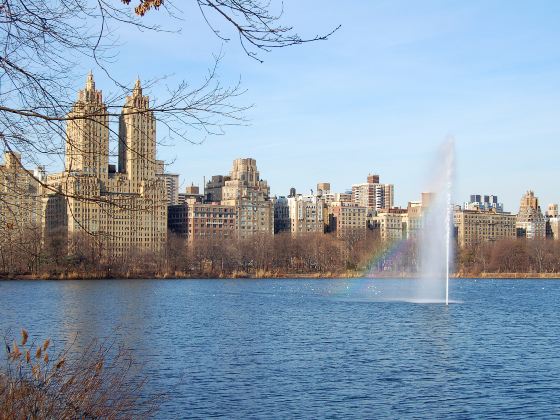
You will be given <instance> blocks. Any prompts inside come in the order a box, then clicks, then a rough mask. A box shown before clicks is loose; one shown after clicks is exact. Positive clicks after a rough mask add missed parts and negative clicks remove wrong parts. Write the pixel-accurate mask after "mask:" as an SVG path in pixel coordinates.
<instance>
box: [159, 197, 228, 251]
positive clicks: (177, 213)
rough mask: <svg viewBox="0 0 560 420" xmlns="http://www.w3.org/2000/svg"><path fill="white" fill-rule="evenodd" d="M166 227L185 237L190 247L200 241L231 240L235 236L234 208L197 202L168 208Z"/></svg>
mask: <svg viewBox="0 0 560 420" xmlns="http://www.w3.org/2000/svg"><path fill="white" fill-rule="evenodd" d="M168 226H169V230H171V231H172V232H174V233H176V234H178V235H181V236H183V237H186V238H187V244H190V245H195V244H196V243H197V242H199V241H201V240H213V241H217V240H227V239H232V238H235V236H236V208H235V207H234V206H226V205H221V204H219V203H199V202H188V203H184V204H179V205H173V206H169V215H168Z"/></svg>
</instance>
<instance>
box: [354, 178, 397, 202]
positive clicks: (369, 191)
mask: <svg viewBox="0 0 560 420" xmlns="http://www.w3.org/2000/svg"><path fill="white" fill-rule="evenodd" d="M394 195H395V189H394V186H393V185H392V184H380V183H379V175H372V174H370V175H368V177H367V182H366V183H363V184H354V185H352V202H353V203H354V204H357V205H358V206H361V207H367V208H371V209H374V210H383V209H390V208H392V207H393V206H394Z"/></svg>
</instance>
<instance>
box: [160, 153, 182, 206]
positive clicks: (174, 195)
mask: <svg viewBox="0 0 560 420" xmlns="http://www.w3.org/2000/svg"><path fill="white" fill-rule="evenodd" d="M156 176H157V177H158V178H161V179H163V180H164V181H165V189H166V190H167V205H168V206H173V205H175V204H179V174H172V173H169V172H167V171H166V170H165V162H164V161H163V160H156Z"/></svg>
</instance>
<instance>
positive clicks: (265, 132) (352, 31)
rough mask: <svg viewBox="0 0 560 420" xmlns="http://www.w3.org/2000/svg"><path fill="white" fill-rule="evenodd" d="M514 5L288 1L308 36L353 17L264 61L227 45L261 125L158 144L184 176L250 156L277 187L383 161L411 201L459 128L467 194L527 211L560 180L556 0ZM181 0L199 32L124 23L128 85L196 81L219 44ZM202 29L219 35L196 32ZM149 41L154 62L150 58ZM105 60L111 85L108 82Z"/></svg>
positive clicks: (550, 196) (402, 199) (156, 92)
mask: <svg viewBox="0 0 560 420" xmlns="http://www.w3.org/2000/svg"><path fill="white" fill-rule="evenodd" d="M405 5H406V10H407V13H406V14H404V15H403V13H402V10H403V9H404V6H405ZM503 5H504V2H493V3H488V2H482V1H477V2H469V4H463V3H460V2H451V3H450V2H439V1H431V2H424V3H423V4H422V5H418V4H410V3H409V2H402V1H401V2H377V3H375V4H370V3H368V4H365V3H357V4H353V5H352V6H351V7H350V6H347V7H344V6H341V5H340V4H338V3H336V2H321V3H319V2H318V1H313V2H306V4H298V2H295V1H286V2H285V21H286V22H290V23H293V24H294V25H295V27H296V29H297V31H298V32H299V33H301V34H302V36H306V35H307V36H313V35H315V34H316V33H324V32H327V31H329V30H330V29H332V28H334V27H336V26H337V25H338V24H341V25H342V28H341V29H340V30H339V31H338V32H336V33H335V34H334V35H333V36H332V37H331V38H330V39H329V40H328V41H325V42H317V43H311V44H308V45H302V46H297V47H293V48H288V49H285V50H283V49H279V50H275V51H272V52H271V53H268V54H261V55H260V57H261V58H262V59H263V60H264V63H262V64H260V63H258V62H256V61H255V60H252V59H250V58H249V57H247V56H246V55H244V53H243V51H242V50H241V48H240V47H239V46H238V45H237V44H236V42H235V39H232V41H231V42H230V43H228V44H226V45H224V46H223V51H224V54H225V57H224V59H223V61H222V66H221V71H220V73H221V75H222V78H223V80H224V83H227V81H231V82H233V81H236V80H237V79H238V78H239V77H241V80H242V86H243V88H245V89H248V92H247V93H246V94H245V95H244V96H243V97H242V98H240V100H239V103H240V104H252V103H254V104H255V107H254V108H253V109H251V110H249V111H248V112H247V117H248V118H249V119H250V125H249V126H243V127H227V128H226V133H225V135H224V136H221V137H212V138H209V139H207V140H206V141H205V142H204V143H203V144H202V145H200V146H195V145H190V144H185V143H183V142H177V143H176V144H174V146H173V147H169V146H168V147H161V146H160V147H159V155H158V157H159V158H162V159H164V160H166V161H171V162H173V164H172V165H171V167H170V168H169V169H170V171H172V172H176V173H179V174H181V176H182V182H183V185H184V186H185V185H190V183H191V182H194V183H195V184H199V185H201V184H202V178H203V176H206V177H209V176H212V175H215V174H220V173H226V172H227V171H229V167H230V164H231V161H232V160H233V159H235V158H236V157H240V156H250V157H253V158H255V159H256V160H257V161H258V162H259V167H260V168H261V170H262V174H263V178H264V179H268V180H270V182H271V187H272V191H271V192H272V194H273V195H274V194H275V195H285V194H286V193H287V191H289V188H290V187H292V186H294V187H295V188H296V189H297V190H298V191H301V192H306V191H308V190H309V189H310V188H312V187H314V185H315V184H316V183H317V182H319V181H326V182H330V183H331V185H332V188H333V190H336V191H344V190H345V189H347V188H350V187H351V185H352V183H356V182H362V179H365V176H366V175H367V174H368V173H370V172H375V173H379V174H380V175H381V180H382V182H386V183H392V184H395V185H396V190H395V203H396V204H397V205H400V206H405V205H406V202H407V201H409V200H415V199H417V197H419V195H420V192H421V191H423V190H425V189H426V187H425V184H424V181H425V180H427V179H428V178H429V167H430V165H431V162H432V161H433V160H434V159H435V156H436V154H437V149H438V147H439V144H440V143H442V142H443V140H444V139H445V138H446V136H448V135H452V136H453V137H454V138H455V141H456V147H457V177H456V180H457V182H456V190H455V201H457V202H462V201H464V200H465V199H466V198H467V197H468V196H469V195H470V194H474V193H480V194H496V195H498V196H499V197H500V199H501V201H503V202H504V205H505V208H506V210H508V211H515V210H516V209H517V208H518V205H519V199H520V197H521V195H522V194H523V193H524V192H525V191H526V190H528V189H533V190H535V193H536V194H537V195H538V196H539V198H540V200H541V204H542V206H546V205H547V204H549V203H555V202H558V201H560V194H558V193H557V192H556V188H555V187H554V184H553V183H552V182H550V180H551V179H555V178H556V176H557V174H556V172H555V170H554V168H555V167H556V166H557V165H556V162H555V159H554V154H553V153H547V148H549V147H551V146H553V145H554V141H555V140H556V139H557V138H558V134H559V133H560V128H559V127H558V123H557V122H556V120H557V119H558V118H557V117H556V112H555V109H558V105H560V93H559V92H560V90H559V89H558V87H560V86H559V84H560V82H559V81H558V80H557V78H556V77H555V76H556V74H557V72H558V70H559V69H560V53H559V52H558V51H557V48H555V44H557V41H558V39H560V36H559V35H560V29H558V28H557V27H555V22H556V21H557V19H556V17H557V16H558V15H559V14H560V5H558V4H555V3H553V2H540V3H538V7H535V6H534V5H527V4H523V3H522V2H513V3H512V2H508V3H507V5H508V7H507V8H504V7H503ZM182 7H183V6H182ZM184 7H185V9H183V11H184V15H183V17H184V19H185V22H181V23H188V26H189V28H192V29H189V30H186V31H184V33H183V34H181V35H178V34H160V35H161V37H159V36H158V37H157V38H158V39H157V40H156V39H153V40H152V39H150V38H143V37H138V36H136V35H135V34H134V33H121V34H120V37H121V42H122V45H123V47H122V48H121V51H120V55H119V66H115V69H114V73H115V76H117V77H118V78H119V79H120V80H122V81H129V80H130V82H131V83H132V82H133V80H134V79H135V78H136V75H137V73H138V72H140V76H141V78H142V79H143V80H144V79H145V78H146V79H152V78H154V77H157V76H161V75H163V74H173V73H174V74H175V76H171V77H170V78H169V79H168V80H167V81H165V83H163V85H162V86H154V87H153V89H152V91H151V92H150V93H149V94H150V96H151V97H156V98H157V97H158V96H161V94H162V91H163V89H164V88H165V84H166V83H168V84H172V83H173V81H174V80H180V79H182V78H184V79H186V80H188V81H196V80H199V79H200V78H201V77H202V76H203V74H204V72H205V69H206V67H207V66H208V65H209V63H210V62H211V59H210V58H211V53H212V52H218V51H219V50H220V48H222V42H221V41H220V40H219V39H218V38H217V37H215V36H214V35H213V34H212V33H211V31H210V29H208V28H207V27H206V25H205V23H204V22H203V21H202V18H200V17H199V15H198V14H196V10H194V9H190V6H189V5H185V6H184ZM148 18H149V19H151V20H153V21H155V22H158V21H162V22H163V21H164V19H165V17H164V16H163V14H152V15H151V16H148ZM168 26H169V25H168ZM370 28H371V29H370ZM197 31H198V32H197ZM195 33H200V34H207V36H206V37H202V36H199V37H195V38H193V37H191V36H190V34H195ZM162 39H163V41H162ZM156 42H157V44H156ZM140 46H142V48H144V50H146V51H149V54H150V60H147V59H146V55H145V54H138V48H140ZM88 70H89V67H87V68H86V67H84V69H83V73H84V74H85V73H86V72H87V71H88ZM94 72H95V73H96V79H97V80H98V84H99V86H100V87H101V88H102V89H103V90H104V91H107V92H110V90H111V89H110V86H111V85H110V82H109V81H108V80H107V79H106V78H104V77H103V75H102V74H100V73H99V72H98V71H96V69H95V68H94ZM81 83H82V80H81V79H79V80H77V82H76V87H79V86H80V85H81ZM161 135H163V133H162V132H161V130H160V132H159V133H158V137H159V138H160V139H161V137H160V136H161ZM290 168H296V169H294V170H290Z"/></svg>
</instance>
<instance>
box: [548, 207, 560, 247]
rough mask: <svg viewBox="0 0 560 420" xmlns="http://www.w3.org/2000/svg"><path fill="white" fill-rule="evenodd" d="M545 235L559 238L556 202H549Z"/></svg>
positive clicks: (559, 223)
mask: <svg viewBox="0 0 560 420" xmlns="http://www.w3.org/2000/svg"><path fill="white" fill-rule="evenodd" d="M546 237H547V238H550V239H560V215H559V213H558V204H549V206H548V210H547V211H546Z"/></svg>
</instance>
